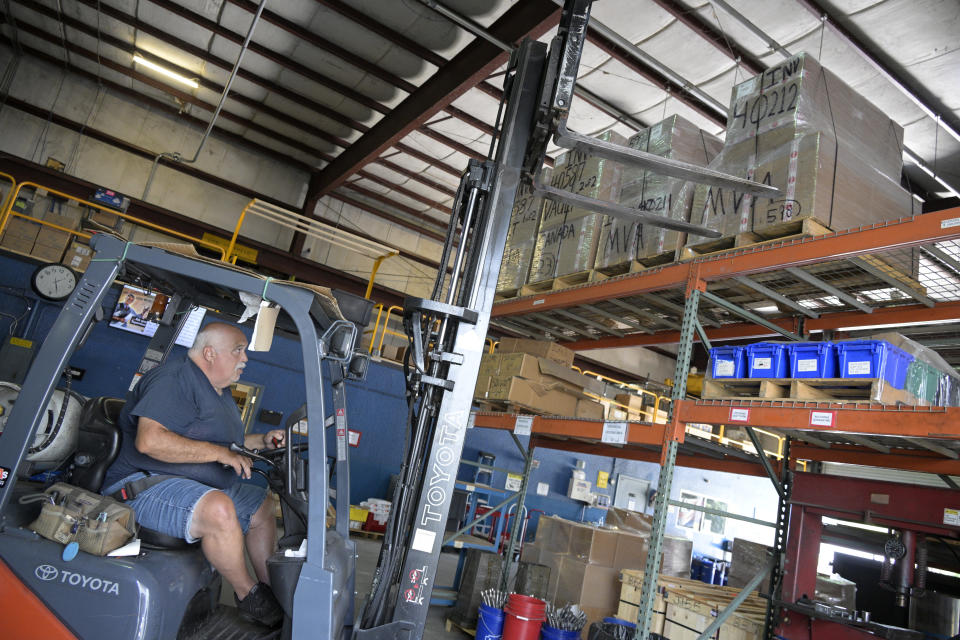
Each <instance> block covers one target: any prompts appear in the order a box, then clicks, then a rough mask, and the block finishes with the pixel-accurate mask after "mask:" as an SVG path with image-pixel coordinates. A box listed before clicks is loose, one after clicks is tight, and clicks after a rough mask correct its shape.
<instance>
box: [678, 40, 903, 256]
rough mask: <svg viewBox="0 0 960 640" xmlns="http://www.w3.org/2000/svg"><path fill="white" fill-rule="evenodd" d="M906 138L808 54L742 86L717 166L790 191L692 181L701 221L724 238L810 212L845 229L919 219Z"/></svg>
mask: <svg viewBox="0 0 960 640" xmlns="http://www.w3.org/2000/svg"><path fill="white" fill-rule="evenodd" d="M902 141H903V129H902V128H901V127H900V126H899V125H897V124H896V123H895V122H894V121H893V120H891V119H890V118H889V117H888V116H886V115H884V113H883V112H882V111H880V110H879V109H878V108H876V107H875V106H873V105H872V104H871V103H870V102H868V101H867V100H866V99H865V98H864V97H863V96H861V95H859V94H858V93H856V92H855V91H854V90H853V89H851V88H850V87H848V86H847V85H846V84H844V83H843V82H842V81H841V80H840V79H839V78H837V76H835V75H834V74H833V73H831V72H830V71H828V70H826V69H824V68H823V67H821V66H820V65H819V64H818V63H817V61H816V60H814V59H813V58H812V57H811V56H810V55H809V54H804V53H801V54H799V55H796V56H794V57H792V58H790V59H788V60H785V61H783V62H781V63H780V64H778V65H776V66H774V67H772V68H770V69H768V70H767V71H764V72H763V74H761V75H759V76H756V77H754V78H751V79H750V80H747V81H746V82H742V83H740V84H738V85H737V86H736V87H734V89H733V96H732V100H731V105H730V112H729V117H728V121H727V136H726V141H725V145H724V147H723V150H722V151H721V153H720V155H718V156H717V158H716V159H715V160H714V161H713V162H712V163H711V164H710V167H711V168H713V169H717V170H719V171H723V172H725V173H730V174H733V175H737V176H742V177H746V178H749V179H752V180H755V181H757V182H762V183H765V184H770V185H773V186H776V187H778V188H780V190H781V192H782V193H781V194H780V195H778V196H776V197H773V198H753V197H751V196H749V195H744V194H743V193H739V192H737V191H734V190H730V189H726V188H723V187H711V186H706V185H691V187H690V188H692V189H693V191H694V197H693V209H692V213H691V222H693V223H695V224H701V225H704V226H707V227H709V228H711V229H716V230H718V231H720V232H721V233H723V234H724V236H735V235H737V234H739V233H744V232H751V233H753V232H759V235H760V236H761V237H763V234H762V232H763V231H764V230H767V231H768V232H769V231H771V230H772V228H782V227H783V225H784V223H793V222H798V221H800V220H803V219H807V218H812V219H815V220H817V221H818V222H820V223H822V224H824V225H826V226H827V227H830V228H831V229H834V230H842V229H848V228H851V227H855V226H859V225H862V224H871V223H874V222H880V221H884V220H891V219H895V218H898V217H900V216H904V215H909V214H910V213H911V210H912V206H913V204H912V199H911V197H910V195H909V194H908V193H907V192H906V190H904V189H902V188H901V187H900V170H901V164H902V148H903V146H902ZM703 241H704V238H702V237H699V236H691V237H690V238H688V244H694V245H696V244H698V243H701V242H703Z"/></svg>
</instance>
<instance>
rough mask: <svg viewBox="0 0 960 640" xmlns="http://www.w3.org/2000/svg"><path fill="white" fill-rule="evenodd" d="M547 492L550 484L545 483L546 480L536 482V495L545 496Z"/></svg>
mask: <svg viewBox="0 0 960 640" xmlns="http://www.w3.org/2000/svg"><path fill="white" fill-rule="evenodd" d="M549 493H550V485H549V484H547V483H546V482H538V483H537V495H538V496H545V495H548V494H549Z"/></svg>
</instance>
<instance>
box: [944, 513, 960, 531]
mask: <svg viewBox="0 0 960 640" xmlns="http://www.w3.org/2000/svg"><path fill="white" fill-rule="evenodd" d="M943 524H951V525H953V526H955V527H960V509H944V510H943Z"/></svg>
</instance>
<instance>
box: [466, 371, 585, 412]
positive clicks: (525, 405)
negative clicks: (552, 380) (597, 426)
mask: <svg viewBox="0 0 960 640" xmlns="http://www.w3.org/2000/svg"><path fill="white" fill-rule="evenodd" d="M485 399H486V400H490V401H493V402H505V403H509V404H511V405H514V406H517V407H519V408H521V409H530V410H533V411H536V412H541V413H545V414H550V415H558V416H571V415H573V414H574V412H576V410H577V398H576V397H575V396H572V395H570V394H568V393H566V392H564V391H562V390H558V389H551V388H550V387H548V386H546V385H544V384H540V383H537V382H531V381H530V380H524V379H523V378H500V377H497V378H490V384H489V386H488V388H487V394H486V397H485Z"/></svg>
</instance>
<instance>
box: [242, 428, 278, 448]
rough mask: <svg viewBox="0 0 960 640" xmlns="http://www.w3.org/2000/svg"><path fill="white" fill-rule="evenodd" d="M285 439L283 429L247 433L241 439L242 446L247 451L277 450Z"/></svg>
mask: <svg viewBox="0 0 960 640" xmlns="http://www.w3.org/2000/svg"><path fill="white" fill-rule="evenodd" d="M286 437H287V432H286V431H284V430H283V429H273V430H272V431H267V432H266V433H248V434H247V435H245V436H244V437H243V446H245V447H246V448H247V449H278V448H280V447H282V446H283V441H284V439H286ZM275 441H276V442H275Z"/></svg>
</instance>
